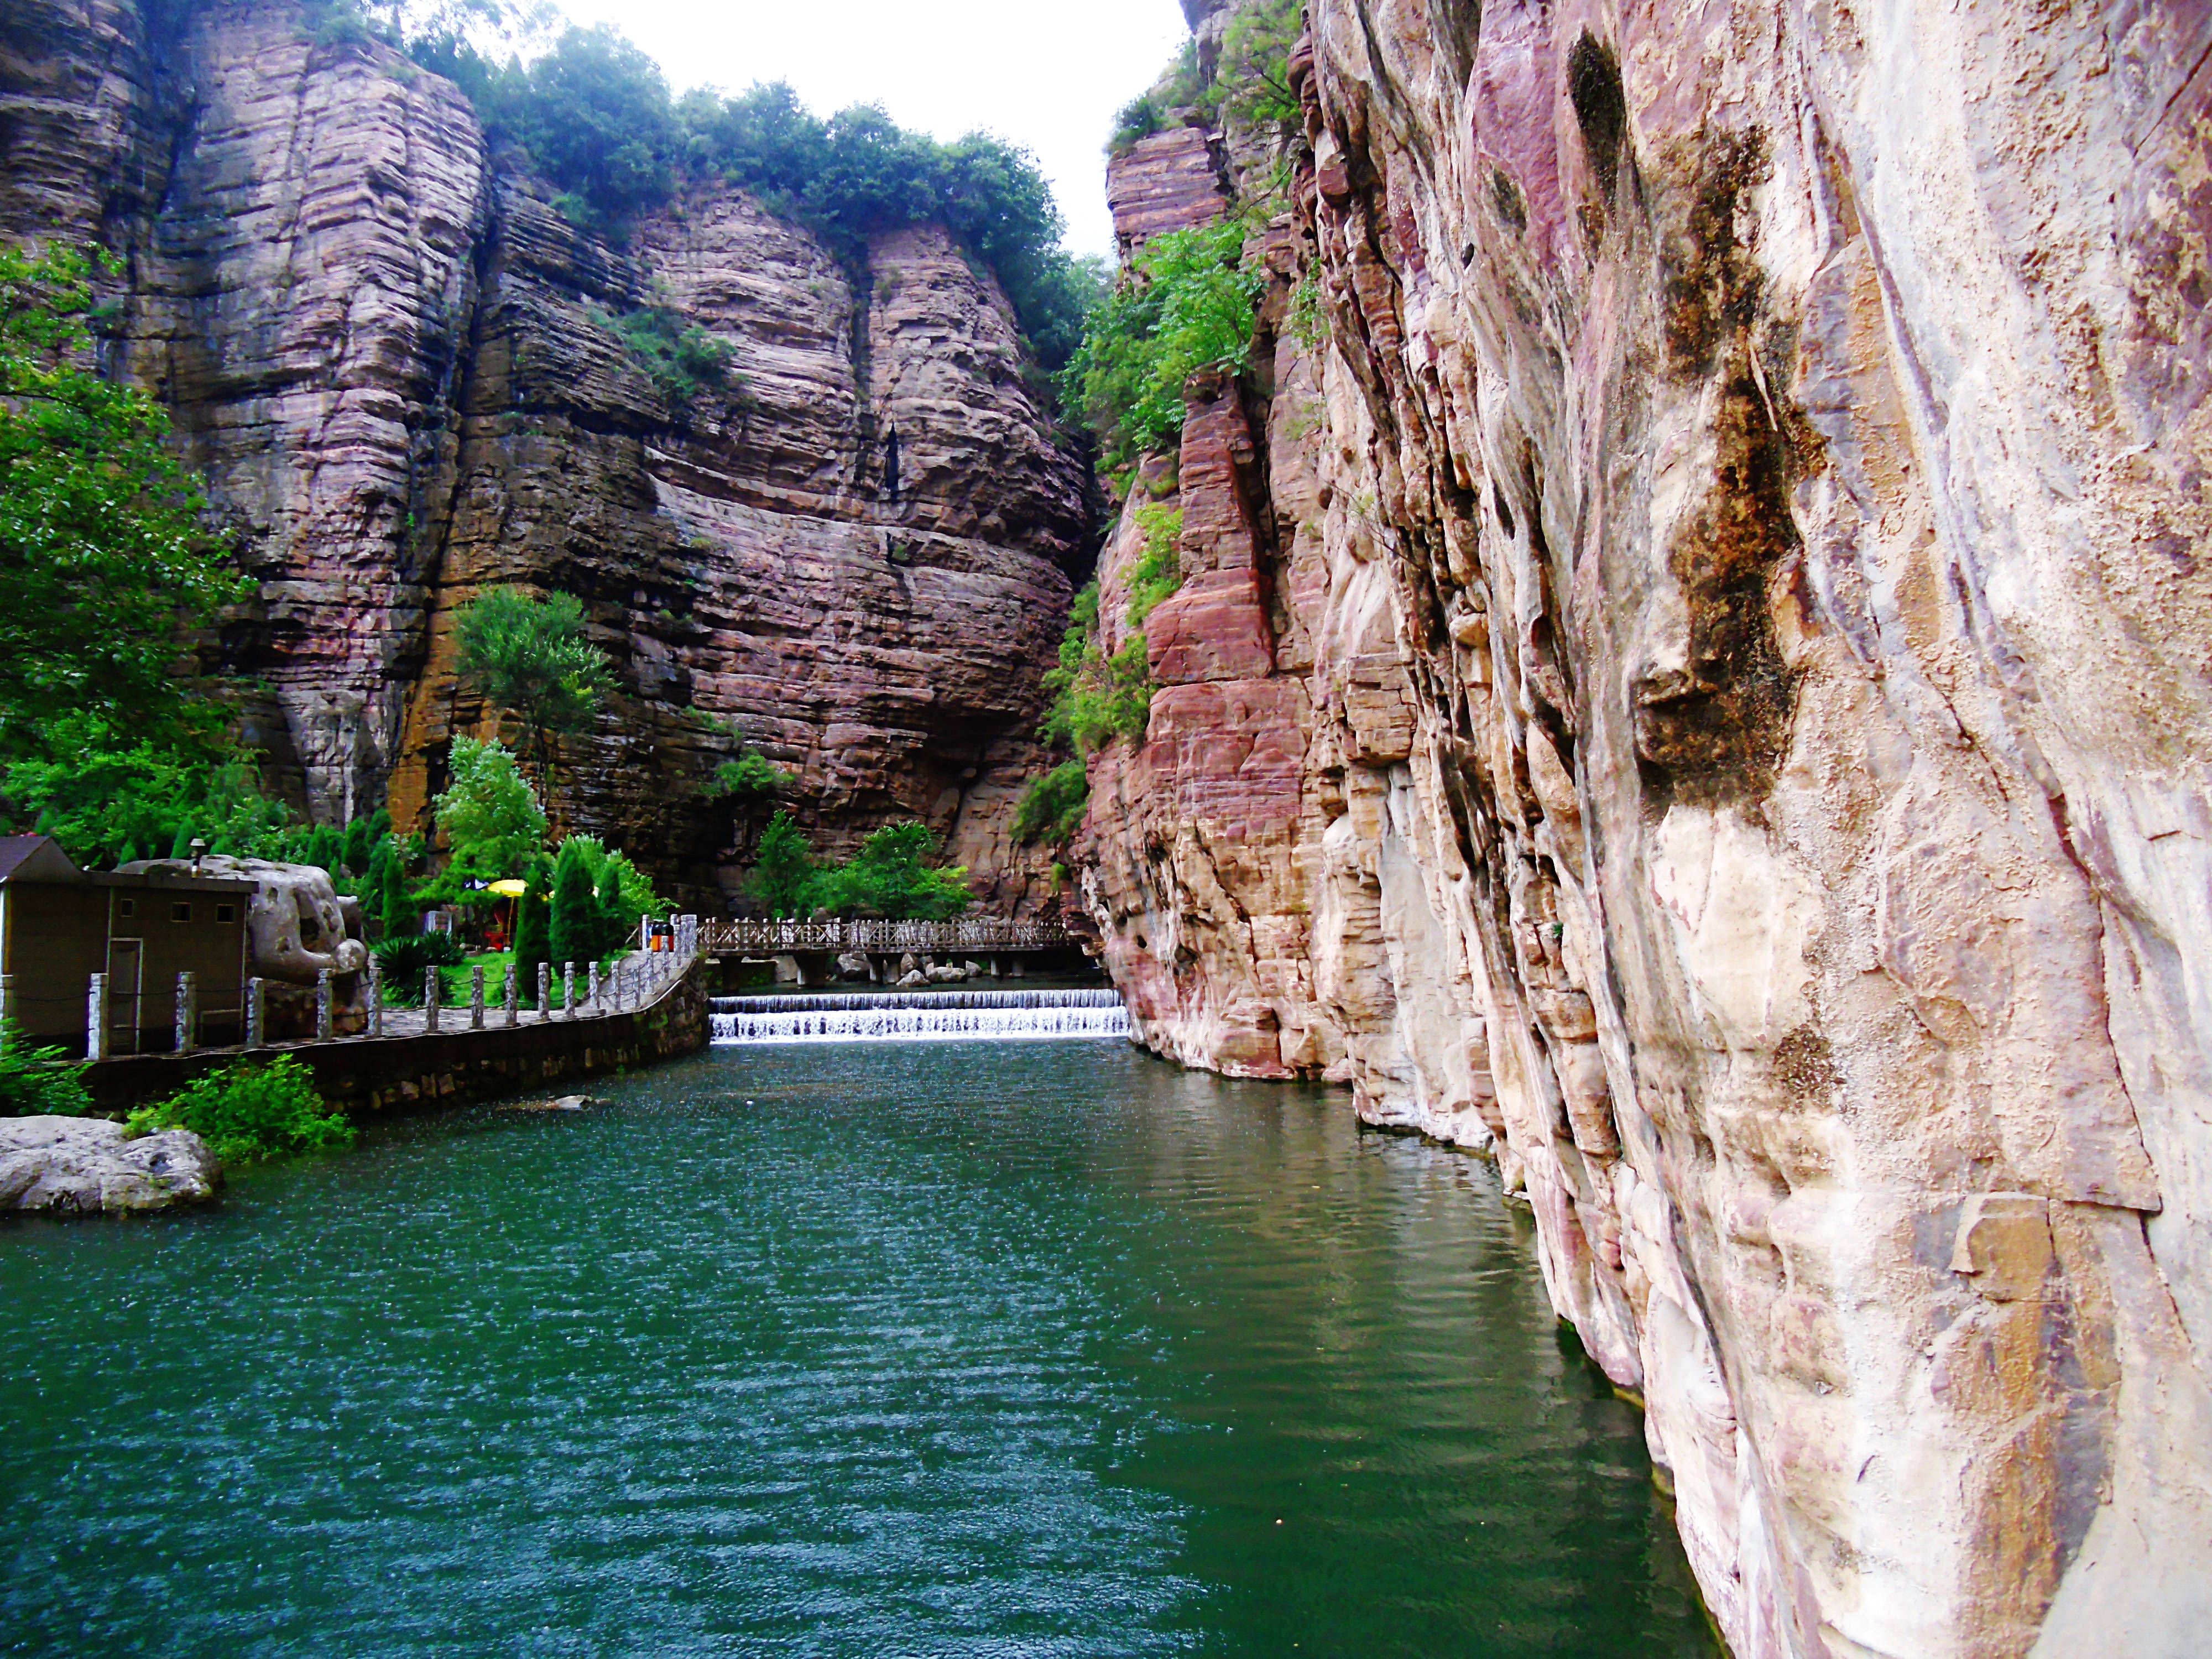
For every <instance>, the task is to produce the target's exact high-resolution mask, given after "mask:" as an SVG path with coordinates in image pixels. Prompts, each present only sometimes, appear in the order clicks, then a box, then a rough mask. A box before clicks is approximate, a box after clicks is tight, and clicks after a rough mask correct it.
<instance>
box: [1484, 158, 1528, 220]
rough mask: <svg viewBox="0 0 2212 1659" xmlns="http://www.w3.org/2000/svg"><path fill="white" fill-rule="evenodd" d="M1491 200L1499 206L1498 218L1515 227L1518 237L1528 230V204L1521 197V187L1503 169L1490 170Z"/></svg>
mask: <svg viewBox="0 0 2212 1659" xmlns="http://www.w3.org/2000/svg"><path fill="white" fill-rule="evenodd" d="M1490 194H1491V198H1492V200H1493V201H1495V202H1496V203H1497V204H1498V217H1499V218H1500V219H1503V220H1504V222H1506V223H1507V224H1509V225H1510V226H1512V227H1513V234H1515V235H1516V236H1518V235H1520V234H1522V232H1524V231H1526V230H1527V229H1528V203H1527V202H1526V201H1524V200H1523V199H1522V195H1521V186H1520V185H1516V184H1515V183H1514V182H1513V181H1512V179H1509V178H1507V177H1506V176H1505V170H1504V168H1503V167H1492V168H1491V170H1490Z"/></svg>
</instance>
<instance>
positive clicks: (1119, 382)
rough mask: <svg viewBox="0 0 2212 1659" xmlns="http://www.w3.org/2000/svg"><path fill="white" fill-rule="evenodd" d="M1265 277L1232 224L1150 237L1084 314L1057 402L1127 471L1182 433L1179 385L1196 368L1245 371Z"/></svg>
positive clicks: (1237, 225) (1239, 228) (1236, 223)
mask: <svg viewBox="0 0 2212 1659" xmlns="http://www.w3.org/2000/svg"><path fill="white" fill-rule="evenodd" d="M1265 287H1266V278H1265V277H1264V276H1262V275H1261V273H1260V272H1259V271H1257V270H1253V269H1250V268H1248V267H1247V265H1246V264H1245V263H1244V226H1243V223H1242V222H1239V221H1237V220H1230V221H1227V222H1224V223H1221V224H1218V225H1205V226H1201V227H1200V228H1197V229H1194V230H1179V231H1176V232H1173V233H1171V234H1169V235H1165V236H1160V237H1156V238H1154V239H1153V240H1152V242H1150V243H1149V244H1147V245H1146V248H1145V251H1144V252H1142V253H1141V254H1139V255H1138V257H1137V260H1136V265H1135V269H1134V270H1133V271H1132V272H1131V273H1130V274H1129V275H1128V276H1126V277H1125V278H1124V279H1123V281H1122V283H1121V286H1120V287H1119V288H1118V289H1115V291H1114V292H1113V294H1112V295H1109V296H1108V298H1107V299H1106V300H1105V301H1103V303H1102V304H1100V305H1099V306H1098V307H1097V308H1096V309H1095V310H1093V311H1092V312H1091V313H1090V317H1089V319H1088V320H1087V322H1086V323H1085V329H1084V335H1083V343H1082V345H1081V346H1080V347H1079V348H1078V349H1077V351H1076V353H1075V355H1074V356H1073V358H1071V359H1070V360H1069V361H1068V364H1067V367H1066V368H1065V369H1063V370H1062V371H1061V372H1060V396H1061V399H1062V401H1063V403H1064V404H1066V406H1067V407H1068V408H1070V409H1072V410H1077V411H1079V413H1080V414H1081V415H1082V416H1083V417H1084V418H1085V419H1086V420H1087V421H1089V422H1091V427H1092V428H1093V430H1095V431H1096V432H1097V435H1098V438H1099V442H1100V445H1101V447H1102V448H1103V451H1104V453H1105V456H1106V459H1108V461H1109V463H1110V464H1112V465H1117V466H1127V465H1131V464H1132V463H1133V462H1134V461H1135V460H1136V459H1137V458H1138V457H1139V456H1140V455H1143V454H1145V453H1148V452H1151V451H1154V450H1160V449H1164V448H1166V447H1168V446H1169V445H1170V443H1171V442H1172V441H1174V440H1175V439H1176V437H1177V436H1179V435H1181V433H1182V422H1183V387H1184V386H1185V385H1186V384H1187V383H1188V381H1189V380H1190V377H1191V376H1192V375H1194V374H1196V373H1198V372H1199V370H1200V369H1203V368H1223V369H1227V370H1230V371H1231V372H1242V371H1243V369H1244V368H1245V367H1246V366H1247V360H1248V358H1249V355H1250V352H1251V349H1252V330H1253V325H1254V323H1255V320H1256V319H1257V317H1258V315H1259V305H1260V295H1261V292H1262V290H1263V289H1265Z"/></svg>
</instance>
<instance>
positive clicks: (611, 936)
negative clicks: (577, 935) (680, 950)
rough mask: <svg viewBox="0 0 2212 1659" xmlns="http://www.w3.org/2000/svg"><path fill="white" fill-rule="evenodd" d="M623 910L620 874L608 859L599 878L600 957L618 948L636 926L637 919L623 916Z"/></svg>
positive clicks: (631, 916) (612, 861)
mask: <svg viewBox="0 0 2212 1659" xmlns="http://www.w3.org/2000/svg"><path fill="white" fill-rule="evenodd" d="M625 908H626V907H625V906H624V905H623V891H622V872H621V871H619V870H617V868H616V867H615V864H614V860H611V859H610V860H607V865H606V869H605V872H603V873H602V874H601V875H600V877H599V954H600V955H601V956H605V954H606V953H607V952H608V951H613V950H617V949H618V948H620V946H621V945H622V942H623V940H624V939H627V938H629V930H630V929H631V928H633V927H636V926H637V918H636V917H635V916H633V915H625V914H624V910H625Z"/></svg>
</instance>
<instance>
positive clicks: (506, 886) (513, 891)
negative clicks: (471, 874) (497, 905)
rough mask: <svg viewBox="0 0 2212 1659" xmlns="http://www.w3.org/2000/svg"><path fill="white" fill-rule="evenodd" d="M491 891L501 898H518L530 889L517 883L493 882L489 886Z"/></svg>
mask: <svg viewBox="0 0 2212 1659" xmlns="http://www.w3.org/2000/svg"><path fill="white" fill-rule="evenodd" d="M491 890H492V891H493V892H495V893H496V894H498V895H499V896H501V898H520V897H521V896H523V895H524V894H525V893H526V892H528V891H529V890H530V889H529V887H528V886H527V885H526V884H524V883H522V882H519V881H495V882H494V883H492V884H491Z"/></svg>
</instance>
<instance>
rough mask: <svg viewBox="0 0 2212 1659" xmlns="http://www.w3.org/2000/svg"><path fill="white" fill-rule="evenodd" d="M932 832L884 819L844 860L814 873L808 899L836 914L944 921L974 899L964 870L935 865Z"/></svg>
mask: <svg viewBox="0 0 2212 1659" xmlns="http://www.w3.org/2000/svg"><path fill="white" fill-rule="evenodd" d="M938 852H939V846H938V840H937V834H936V831H934V830H933V829H931V828H930V827H929V826H928V825H927V824H926V823H890V824H885V825H884V827H883V828H882V829H877V830H874V831H872V833H871V834H870V835H869V836H868V837H867V839H866V840H865V841H863V842H861V843H860V852H859V853H858V854H856V855H855V856H854V859H853V860H852V861H851V862H850V863H848V864H844V865H841V866H837V867H836V868H835V869H829V870H823V871H822V872H818V873H817V875H816V877H815V878H814V880H813V882H812V884H811V888H810V891H809V894H808V897H809V899H810V900H811V902H813V903H815V904H817V905H818V906H819V907H820V908H823V909H826V910H829V911H830V912H832V913H833V914H835V915H878V916H884V917H888V918H889V919H890V920H891V921H948V920H950V919H951V918H952V917H954V916H957V915H961V914H963V912H964V911H966V910H967V908H968V907H969V905H970V904H972V903H973V902H975V896H974V895H973V894H971V893H970V892H969V890H968V872H967V871H966V870H965V869H962V868H954V869H950V870H939V869H935V868H933V867H932V866H931V864H930V860H933V859H934V858H935V857H936V856H937V854H938Z"/></svg>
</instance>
